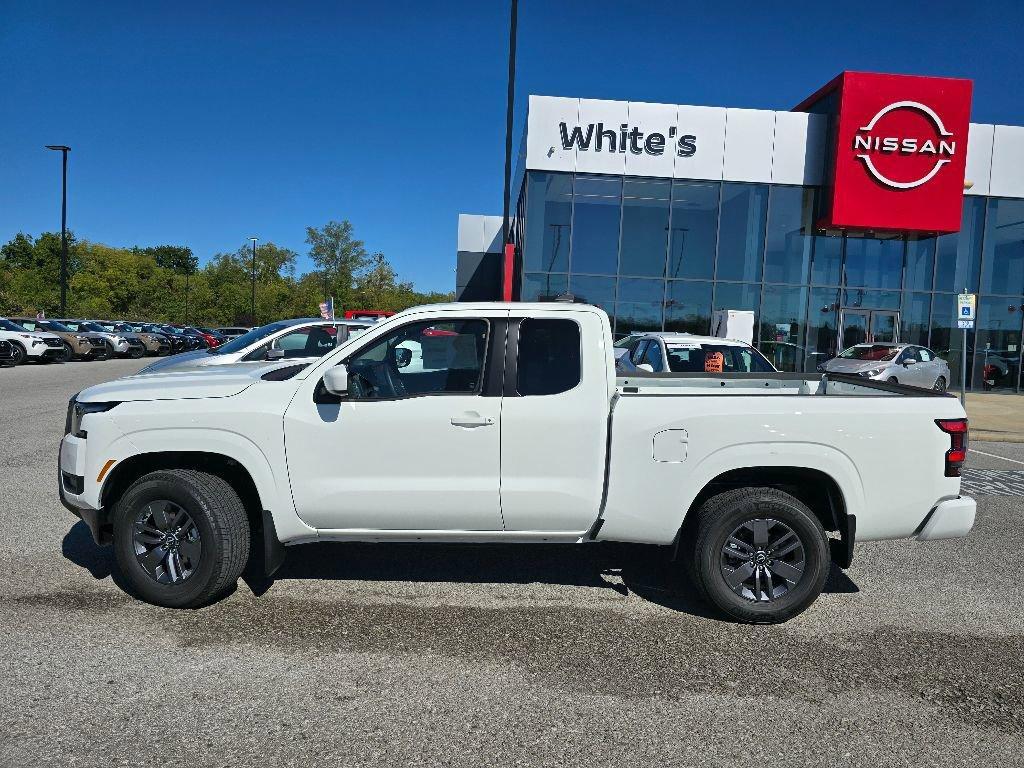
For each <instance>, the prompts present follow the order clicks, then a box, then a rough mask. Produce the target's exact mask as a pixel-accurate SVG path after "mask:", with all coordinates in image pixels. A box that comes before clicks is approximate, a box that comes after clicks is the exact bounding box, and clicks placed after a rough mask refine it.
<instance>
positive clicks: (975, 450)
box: [967, 448, 1024, 466]
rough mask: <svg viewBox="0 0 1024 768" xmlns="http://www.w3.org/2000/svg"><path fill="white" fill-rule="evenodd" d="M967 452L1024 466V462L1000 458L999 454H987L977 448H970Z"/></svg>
mask: <svg viewBox="0 0 1024 768" xmlns="http://www.w3.org/2000/svg"><path fill="white" fill-rule="evenodd" d="M967 450H968V451H969V452H970V453H977V454H979V455H981V456H988V457H989V458H992V459H1002V460H1003V461H1009V462H1011V463H1013V464H1020V465H1022V466H1024V461H1018V460H1017V459H1008V458H1006V457H1005V456H1000V455H999V454H998V453H985V451H979V450H978V449H977V448H968V449H967Z"/></svg>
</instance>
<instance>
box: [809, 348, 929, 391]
mask: <svg viewBox="0 0 1024 768" xmlns="http://www.w3.org/2000/svg"><path fill="white" fill-rule="evenodd" d="M818 370H819V371H821V372H824V373H849V374H855V375H857V376H863V377H864V378H866V379H876V380H878V381H888V382H890V383H892V384H909V385H910V386H914V387H926V388H928V389H935V390H937V391H939V392H945V390H946V387H947V386H948V385H949V364H948V363H947V362H946V361H945V360H943V359H942V358H941V357H939V356H938V355H936V354H935V353H934V352H932V351H931V350H930V349H928V348H927V347H919V346H915V345H913V344H899V343H889V342H870V343H867V344H854V345H853V346H852V347H850V348H849V349H844V350H843V351H842V352H840V353H839V356H838V357H833V358H832V359H831V360H829V361H828V362H826V363H823V364H821V365H819V366H818Z"/></svg>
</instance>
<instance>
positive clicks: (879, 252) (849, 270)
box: [844, 234, 903, 290]
mask: <svg viewBox="0 0 1024 768" xmlns="http://www.w3.org/2000/svg"><path fill="white" fill-rule="evenodd" d="M844 272H845V274H846V284H847V285H856V286H864V287H865V288H894V289H896V290H899V288H900V285H901V283H902V282H903V238H902V237H901V236H899V235H889V236H883V235H879V236H877V237H857V236H856V235H853V234H850V235H847V237H846V266H845V269H844Z"/></svg>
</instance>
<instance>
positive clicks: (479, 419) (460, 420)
mask: <svg viewBox="0 0 1024 768" xmlns="http://www.w3.org/2000/svg"><path fill="white" fill-rule="evenodd" d="M493 424H494V419H492V418H491V417H490V416H479V415H477V414H469V413H466V414H463V415H462V416H452V426H453V427H466V428H473V427H490V426H492V425H493Z"/></svg>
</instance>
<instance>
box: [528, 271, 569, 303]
mask: <svg viewBox="0 0 1024 768" xmlns="http://www.w3.org/2000/svg"><path fill="white" fill-rule="evenodd" d="M568 290H569V276H568V275H556V274H554V273H553V272H533V273H530V272H527V273H526V274H525V275H523V288H522V291H521V294H520V296H521V300H522V301H554V300H555V299H557V298H558V297H559V296H561V295H562V294H563V293H565V292H566V291H568Z"/></svg>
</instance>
